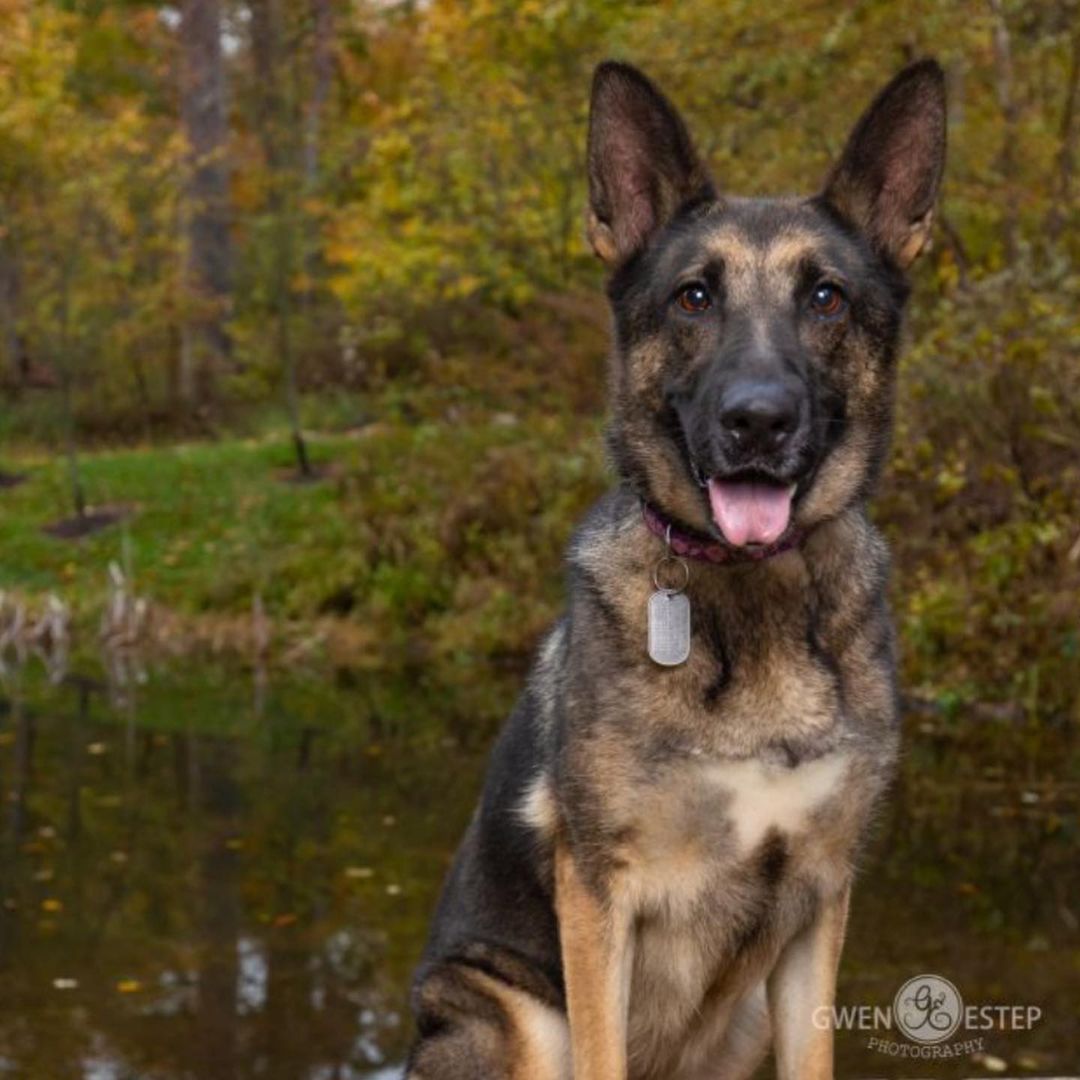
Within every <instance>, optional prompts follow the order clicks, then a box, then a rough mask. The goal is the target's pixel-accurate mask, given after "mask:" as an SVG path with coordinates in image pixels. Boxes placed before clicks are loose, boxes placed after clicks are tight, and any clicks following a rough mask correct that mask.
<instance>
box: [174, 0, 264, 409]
mask: <svg viewBox="0 0 1080 1080" xmlns="http://www.w3.org/2000/svg"><path fill="white" fill-rule="evenodd" d="M255 6H256V8H257V7H258V5H255ZM180 116H181V120H182V123H183V128H184V134H185V136H186V137H187V142H188V152H189V160H188V176H187V184H186V191H185V196H186V203H187V206H186V214H185V225H186V238H185V239H186V245H187V250H186V252H185V260H184V283H185V293H186V297H185V298H186V307H187V311H186V324H185V328H184V336H185V343H184V347H183V348H182V350H181V366H180V378H179V386H178V390H179V392H180V396H181V399H182V401H183V402H184V404H186V405H189V406H192V407H195V408H198V409H205V408H206V407H207V406H208V405H210V404H212V402H213V397H214V392H215V385H216V382H217V378H218V376H219V375H220V374H221V372H222V370H223V369H224V368H225V365H226V363H227V362H228V358H229V353H230V342H229V332H228V329H227V320H228V317H229V307H230V300H231V293H232V246H231V243H230V239H229V171H228V161H227V158H226V153H227V142H228V116H227V112H226V102H225V64H224V57H223V55H222V48H221V6H220V0H184V3H183V9H182V18H181V21H180Z"/></svg>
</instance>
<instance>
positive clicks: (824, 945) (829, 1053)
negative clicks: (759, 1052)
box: [768, 886, 850, 1080]
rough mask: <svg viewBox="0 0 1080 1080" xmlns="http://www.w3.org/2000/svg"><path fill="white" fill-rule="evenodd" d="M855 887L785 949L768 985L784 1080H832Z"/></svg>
mask: <svg viewBox="0 0 1080 1080" xmlns="http://www.w3.org/2000/svg"><path fill="white" fill-rule="evenodd" d="M849 896H850V886H847V887H845V888H844V889H843V891H842V892H841V893H840V894H839V895H837V896H835V897H833V898H830V899H823V900H822V901H821V903H820V905H819V907H818V911H817V914H816V916H815V918H814V921H813V922H812V923H811V924H810V925H809V926H808V927H806V929H804V930H803V931H802V932H801V933H799V934H797V935H796V936H795V937H794V938H792V939H791V941H789V942H788V943H787V945H785V946H784V949H783V951H782V952H781V953H780V957H779V959H778V960H777V962H776V966H775V967H774V968H773V971H772V974H771V975H770V976H769V980H768V995H769V1014H770V1016H771V1019H772V1028H773V1039H774V1041H775V1049H776V1074H777V1077H778V1078H779V1080H832V1076H833V1025H832V1007H833V1003H834V1002H835V1000H836V972H837V968H838V967H839V965H840V952H841V950H842V949H843V946H844V930H845V927H846V925H847V911H848V898H849Z"/></svg>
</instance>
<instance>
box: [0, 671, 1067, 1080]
mask: <svg viewBox="0 0 1080 1080" xmlns="http://www.w3.org/2000/svg"><path fill="white" fill-rule="evenodd" d="M261 680H262V681H261V682H260V684H259V686H258V688H257V691H256V692H254V693H253V687H252V679H251V675H250V673H249V674H247V675H244V676H237V675H234V674H229V673H225V672H219V671H216V670H203V669H198V670H193V671H188V672H186V673H183V674H177V673H175V672H173V673H169V672H156V673H154V674H153V675H152V676H151V677H150V678H148V679H143V678H142V677H141V676H136V675H132V674H131V673H128V676H125V679H124V681H123V692H122V693H116V692H115V685H116V684H115V683H114V689H113V690H110V688H109V681H108V678H107V677H104V676H103V677H102V679H100V680H99V679H97V678H90V677H76V676H72V675H68V676H67V677H66V678H64V680H63V681H62V682H61V683H60V685H58V686H52V685H50V683H49V681H48V679H47V678H45V677H38V676H35V675H34V673H33V672H29V671H28V672H24V677H23V678H22V679H21V680H20V681H16V682H14V683H11V682H9V683H8V686H7V691H6V693H5V694H3V695H2V696H0V796H2V799H3V803H2V806H3V811H4V813H3V820H2V829H3V836H2V848H0V902H2V904H3V907H2V910H0V1001H2V1003H3V1009H2V1011H0V1073H4V1074H8V1075H12V1076H18V1077H20V1078H21V1077H27V1078H31V1080H38V1078H42V1080H50V1078H53V1077H57V1078H59V1077H65V1078H66V1077H86V1078H95V1080H99V1078H100V1080H120V1078H127V1077H139V1078H145V1080H157V1078H162V1080H174V1078H180V1077H185V1078H186V1077H196V1078H198V1080H218V1078H220V1080H225V1078H229V1080H239V1078H246V1077H263V1078H265V1077H270V1078H276V1077H281V1078H286V1077H288V1078H290V1080H294V1078H310V1080H315V1078H319V1080H323V1078H325V1080H331V1078H334V1080H337V1078H361V1077H364V1078H376V1077H377V1078H379V1080H389V1078H390V1077H393V1076H396V1072H395V1069H394V1065H395V1063H396V1062H397V1061H399V1060H400V1057H401V1055H402V1053H403V1050H404V1047H405V1045H406V1043H407V1041H408V1038H409V1030H408V1020H407V1016H406V1014H405V988H406V985H407V980H408V976H409V973H410V970H411V967H412V965H413V963H414V962H415V959H416V956H417V954H418V951H419V948H420V944H421V942H422V939H423V935H424V932H425V927H426V923H427V919H428V915H429V912H430V909H431V905H432V903H433V901H434V895H435V891H436V890H437V888H438V884H439V881H440V879H441V877H442V874H443V872H444V870H445V867H446V862H447V859H448V857H449V853H450V852H451V851H452V849H453V846H454V844H455V842H456V840H457V837H458V836H459V834H460V832H461V829H462V827H463V825H464V823H465V821H466V820H467V818H468V815H469V813H470V811H471V807H472V802H473V799H474V796H475V792H476V790H477V786H478V784H479V780H480V772H481V769H482V764H483V756H484V754H483V750H484V745H485V743H486V741H487V739H486V731H489V730H490V726H489V721H490V720H491V719H493V718H494V717H495V716H497V714H498V713H499V712H500V711H501V709H502V707H503V706H504V704H505V701H506V698H507V694H508V692H509V690H510V689H512V680H510V681H508V682H507V683H506V684H505V685H504V684H503V683H499V684H498V685H495V684H493V685H492V686H491V687H489V688H480V690H478V689H477V688H476V687H475V686H474V687H471V688H470V690H469V691H468V693H469V699H468V701H467V702H465V701H464V700H458V697H459V696H460V695H458V694H452V693H450V692H449V690H447V689H446V688H440V687H425V686H423V685H422V684H416V685H413V686H409V687H401V686H393V685H387V684H373V685H370V686H358V687H351V688H333V687H330V686H328V685H327V684H326V683H325V682H301V681H296V680H293V681H284V680H282V679H274V678H271V679H269V680H267V679H266V678H265V674H264V675H263V676H262V677H261ZM478 716H479V717H481V719H479V720H478V719H477V717H478ZM909 728H910V731H909V737H908V756H907V761H906V765H905V773H904V777H903V781H902V783H901V785H900V787H899V790H898V792H897V795H896V798H895V800H894V802H893V804H892V807H891V809H890V811H889V813H888V814H887V815H886V817H885V818H884V820H883V822H882V826H881V829H880V830H879V834H878V837H877V839H876V841H875V844H874V846H873V849H872V851H871V852H870V853H869V854H868V856H867V859H866V867H865V869H864V873H863V876H862V881H861V885H860V888H859V893H858V896H857V898H856V903H855V913H854V920H853V926H852V933H851V941H850V947H849V949H848V952H847V954H846V956H845V964H844V973H843V978H842V988H841V1002H842V1003H845V1004H852V1005H853V1004H868V1005H882V1006H884V1005H888V1004H889V1003H891V1000H892V996H893V994H894V993H895V991H896V989H897V988H898V987H899V985H900V984H901V983H902V982H903V981H904V980H905V979H906V978H908V977H909V976H911V975H914V974H917V973H919V972H920V971H936V972H939V973H941V974H942V975H945V976H947V977H948V978H950V979H952V980H953V981H954V982H955V983H957V985H958V986H959V987H960V988H961V989H962V991H963V993H964V996H965V998H966V999H967V1000H968V1001H969V1002H1001V1003H1014V1002H1015V1003H1020V1004H1027V1003H1033V1004H1037V1005H1039V1006H1041V1008H1042V1010H1043V1015H1044V1019H1043V1021H1042V1022H1041V1023H1040V1025H1039V1026H1038V1027H1037V1028H1036V1029H1035V1030H1034V1031H1031V1032H1024V1033H1016V1032H1013V1033H990V1034H988V1035H986V1036H985V1040H986V1045H985V1050H986V1052H987V1053H990V1054H993V1055H994V1056H996V1057H1000V1058H1001V1059H1002V1060H1003V1061H1005V1062H1006V1063H1008V1065H1009V1066H1011V1067H1013V1068H1015V1069H1016V1070H1017V1071H1023V1070H1025V1069H1026V1070H1028V1071H1036V1072H1040V1071H1041V1072H1043V1073H1044V1074H1046V1073H1050V1072H1055V1073H1056V1074H1058V1075H1060V1074H1063V1073H1067V1072H1070V1071H1076V1070H1077V1068H1078V1065H1080V1011H1078V1010H1080V994H1077V992H1076V991H1077V989H1078V984H1080V979H1078V972H1080V940H1078V915H1080V867H1078V860H1077V850H1078V848H1077V845H1078V839H1080V832H1078V825H1077V805H1078V802H1077V782H1078V777H1080V764H1078V763H1080V755H1078V752H1077V747H1076V742H1075V738H1074V737H1073V736H1072V735H1070V734H1069V733H1068V732H1066V731H1052V730H1050V729H1049V728H1046V727H1042V728H1038V729H1035V728H1027V727H1013V726H1011V725H1010V724H1006V723H1004V722H1003V723H1002V725H1000V726H997V727H994V726H993V725H987V724H986V723H985V722H984V723H983V724H982V725H981V726H979V727H975V726H973V725H965V724H964V723H962V722H958V721H951V720H949V719H947V718H944V717H937V716H912V717H911V720H910V723H909ZM470 742H471V743H472V745H468V744H469V743H470ZM867 1041H868V1039H867V1035H866V1034H865V1033H864V1034H858V1033H844V1034H842V1035H841V1036H840V1037H839V1040H838V1048H839V1055H840V1065H839V1069H838V1073H839V1075H843V1076H855V1075H863V1076H866V1075H874V1076H893V1077H899V1076H910V1075H913V1074H919V1072H920V1071H921V1072H923V1073H932V1074H933V1075H935V1076H941V1077H950V1076H970V1075H973V1074H978V1073H980V1072H982V1073H985V1072H987V1071H989V1069H980V1068H979V1067H978V1064H977V1063H972V1061H971V1060H969V1059H965V1060H962V1061H957V1062H946V1063H937V1062H935V1063H934V1065H933V1066H932V1067H926V1066H919V1067H916V1066H913V1064H912V1063H911V1062H904V1061H899V1060H894V1059H891V1058H889V1057H887V1056H884V1055H881V1054H877V1053H874V1052H872V1051H870V1050H868V1049H867V1047H866V1043H867Z"/></svg>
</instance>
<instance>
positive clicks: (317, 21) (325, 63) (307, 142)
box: [304, 0, 334, 193]
mask: <svg viewBox="0 0 1080 1080" xmlns="http://www.w3.org/2000/svg"><path fill="white" fill-rule="evenodd" d="M311 16H312V21H313V23H314V37H313V40H312V46H311V74H312V81H311V98H310V99H309V101H308V107H307V117H306V122H305V125H304V187H305V188H306V189H307V191H308V192H309V193H311V192H314V191H316V190H318V186H319V165H320V155H321V150H322V123H323V113H324V112H325V110H326V102H327V99H328V98H329V96H330V81H331V79H332V78H333V74H334V53H333V45H334V8H333V3H332V0H311Z"/></svg>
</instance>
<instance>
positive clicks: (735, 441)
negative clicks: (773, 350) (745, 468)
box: [720, 380, 800, 458]
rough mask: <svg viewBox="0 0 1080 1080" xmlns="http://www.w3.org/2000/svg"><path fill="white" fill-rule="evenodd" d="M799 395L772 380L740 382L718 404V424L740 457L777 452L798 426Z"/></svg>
mask: <svg viewBox="0 0 1080 1080" xmlns="http://www.w3.org/2000/svg"><path fill="white" fill-rule="evenodd" d="M799 405H800V399H799V395H798V394H797V393H796V392H795V391H794V390H792V389H791V388H790V387H788V386H785V385H784V384H783V383H781V382H776V381H771V380H770V381H768V382H765V381H758V380H753V381H740V382H737V383H735V384H734V385H733V386H730V387H728V389H727V390H726V391H725V393H724V396H723V399H722V400H721V403H720V423H721V424H722V425H723V428H724V433H725V435H726V436H727V438H728V440H729V443H730V445H731V449H732V450H734V451H735V452H737V453H738V454H739V455H740V456H741V457H747V458H749V457H753V456H755V455H759V454H769V453H772V452H773V451H776V450H779V449H780V448H781V447H782V446H783V445H784V443H785V442H787V440H788V439H789V438H790V437H791V435H792V434H793V433H794V432H795V430H796V429H797V428H798V426H799V413H800V409H799Z"/></svg>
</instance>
